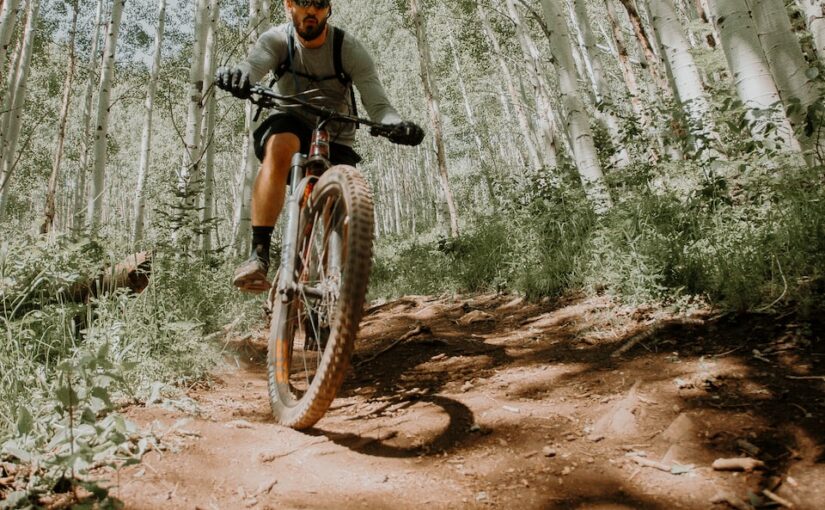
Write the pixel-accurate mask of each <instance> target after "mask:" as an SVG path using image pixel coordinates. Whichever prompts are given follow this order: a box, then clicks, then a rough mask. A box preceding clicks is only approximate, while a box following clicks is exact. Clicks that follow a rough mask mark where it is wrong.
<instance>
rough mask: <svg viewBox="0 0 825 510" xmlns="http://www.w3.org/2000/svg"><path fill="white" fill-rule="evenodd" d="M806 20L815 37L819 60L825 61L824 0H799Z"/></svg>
mask: <svg viewBox="0 0 825 510" xmlns="http://www.w3.org/2000/svg"><path fill="white" fill-rule="evenodd" d="M799 3H800V4H801V6H802V12H804V13H805V22H806V23H807V25H808V30H809V31H810V32H811V35H812V36H813V38H814V47H815V48H816V53H817V55H818V56H819V60H823V61H825V3H823V2H822V0H799Z"/></svg>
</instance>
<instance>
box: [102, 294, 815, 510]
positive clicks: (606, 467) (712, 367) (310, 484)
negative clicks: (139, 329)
mask: <svg viewBox="0 0 825 510" xmlns="http://www.w3.org/2000/svg"><path fill="white" fill-rule="evenodd" d="M417 327H421V329H420V330H419V331H420V333H418V334H416V335H412V336H410V335H408V336H409V338H408V339H407V340H405V341H403V342H400V343H398V344H396V345H395V346H394V347H392V348H391V349H389V350H386V351H384V352H382V351H383V350H384V349H386V348H387V347H388V346H390V345H392V344H393V342H394V341H395V340H397V339H399V338H400V337H402V336H404V335H405V334H408V333H410V332H411V331H415V330H416V328H417ZM264 336H265V334H264V333H263V332H259V334H258V335H255V336H253V337H252V338H248V337H247V338H246V339H243V340H239V339H236V340H235V341H234V342H232V343H231V344H230V345H231V351H229V352H230V359H232V360H233V361H232V368H230V369H226V370H224V371H223V372H221V373H219V374H216V375H215V378H214V381H213V383H211V384H210V385H209V387H204V388H198V389H195V390H192V391H191V392H190V393H189V398H183V399H181V398H178V399H173V400H167V401H164V402H163V403H162V404H155V405H151V406H146V407H141V408H134V409H132V410H130V412H129V413H128V414H129V416H130V417H131V418H132V419H133V420H135V421H137V422H138V423H139V424H140V425H143V426H144V427H150V428H151V429H152V430H153V431H154V432H155V435H156V436H157V437H159V438H160V448H158V449H157V450H155V451H152V452H150V453H149V454H147V455H146V456H145V458H144V462H143V463H142V464H141V465H138V466H134V467H130V468H128V469H124V470H121V471H120V473H119V474H118V475H117V476H116V477H115V476H113V477H112V478H111V482H112V483H113V484H115V488H114V489H113V495H114V496H116V497H117V498H119V499H120V500H122V501H123V502H124V503H125V505H126V507H127V508H146V509H150V508H151V509H155V508H201V509H215V508H220V509H223V508H244V507H246V508H262V509H263V508H273V509H274V508H344V509H348V508H392V509H396V508H420V507H421V505H426V506H427V507H429V508H520V509H534V508H559V509H562V508H565V509H566V508H588V509H630V508H634V509H635V508H642V509H671V508H685V509H708V508H720V509H721V508H743V509H746V508H752V507H761V506H765V507H770V506H773V507H776V506H778V505H779V503H777V501H779V500H784V504H790V505H792V506H793V507H794V508H804V509H818V508H825V448H823V446H824V445H825V420H824V419H823V418H825V378H823V377H821V376H825V360H823V357H825V352H824V351H825V340H824V339H823V334H822V330H821V328H820V326H818V325H816V324H814V325H811V324H807V323H806V324H801V323H794V322H792V320H791V319H790V318H779V319H777V318H776V317H768V316H760V315H748V316H738V315H725V316H721V317H720V316H716V317H714V316H711V315H710V313H708V312H701V311H699V312H695V313H693V314H691V315H689V316H686V315H682V316H679V317H676V316H673V315H668V314H666V313H665V312H663V311H661V310H657V309H653V308H651V309H632V308H627V307H620V306H616V305H614V304H613V303H612V302H610V300H608V299H607V298H592V299H571V300H568V301H565V302H557V303H544V304H530V303H527V302H524V301H522V300H521V299H519V298H514V297H513V296H496V295H484V296H474V297H465V298H462V297H454V298H441V299H435V298H428V297H423V296H410V297H405V298H403V299H399V300H397V301H392V302H388V303H384V304H381V305H376V306H373V307H372V308H371V309H370V310H369V311H368V315H367V316H366V318H365V320H364V322H363V325H362V333H361V336H360V340H359V346H358V348H357V351H356V357H355V359H354V360H353V367H354V368H353V369H352V371H351V373H350V375H349V377H348V378H347V381H346V382H345V385H344V388H343V389H342V390H341V392H340V393H339V398H338V399H337V400H336V401H335V402H334V403H333V407H332V409H331V410H330V411H329V412H328V413H327V415H326V416H325V417H324V419H322V420H321V421H320V422H319V423H318V424H317V426H316V428H314V429H312V430H309V431H304V432H298V431H294V430H291V429H285V428H282V427H279V426H277V425H275V424H274V423H273V422H272V419H271V417H270V411H269V404H268V402H267V398H266V382H265V379H264V368H263V359H264V356H265V350H266V343H265V338H264ZM629 342H633V347H631V348H628V349H626V352H624V353H623V354H622V355H621V356H611V355H612V354H615V353H616V351H617V350H618V349H620V348H622V347H623V346H627V345H628V343H629ZM232 353H237V354H232ZM814 376H820V377H818V378H815V377H814ZM737 457H750V458H753V459H755V460H758V461H761V462H764V467H761V468H757V469H755V470H754V471H751V472H738V471H716V470H714V469H713V468H712V467H711V465H712V464H713V462H714V461H715V460H716V459H720V458H737ZM664 470H667V471H664ZM766 489H767V491H768V492H767V493H766V492H765V490H766ZM771 497H773V498H774V499H773V500H772V499H771ZM713 501H719V502H718V503H713Z"/></svg>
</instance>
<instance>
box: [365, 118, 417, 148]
mask: <svg viewBox="0 0 825 510" xmlns="http://www.w3.org/2000/svg"><path fill="white" fill-rule="evenodd" d="M373 134H375V133H373ZM387 139H389V141H391V142H392V143H397V144H400V145H413V146H415V145H418V144H420V143H421V141H422V140H424V130H423V129H421V127H420V126H419V125H418V124H416V123H414V122H410V121H406V120H405V121H404V122H400V123H398V124H395V125H394V126H392V131H391V132H390V133H389V134H388V135H387Z"/></svg>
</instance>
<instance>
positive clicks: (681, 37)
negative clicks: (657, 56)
mask: <svg viewBox="0 0 825 510" xmlns="http://www.w3.org/2000/svg"><path fill="white" fill-rule="evenodd" d="M650 10H651V15H652V19H651V21H652V24H653V28H654V30H655V31H656V35H657V36H658V38H659V44H660V45H661V47H662V54H663V55H664V57H665V59H666V61H667V63H668V68H669V69H670V71H671V74H672V78H673V88H674V90H675V91H676V95H677V97H678V98H679V102H680V103H681V105H682V109H683V110H684V112H685V116H686V117H687V121H688V124H689V126H688V129H689V131H690V133H691V135H692V137H693V146H694V147H695V149H696V151H697V153H698V155H699V157H701V158H702V159H706V158H709V157H712V156H718V154H716V153H715V152H714V149H713V148H712V145H711V144H712V142H713V141H715V140H717V139H718V136H717V134H716V130H715V128H714V125H713V119H712V117H711V109H710V103H709V102H708V99H707V96H705V90H704V86H703V84H702V78H701V77H700V75H699V68H698V67H697V66H696V62H695V61H694V60H693V56H692V55H691V53H690V45H689V44H688V41H687V38H686V37H685V34H684V32H683V30H682V27H681V24H680V22H679V18H678V16H677V14H676V10H675V8H674V6H673V0H656V1H655V2H652V3H651V4H650Z"/></svg>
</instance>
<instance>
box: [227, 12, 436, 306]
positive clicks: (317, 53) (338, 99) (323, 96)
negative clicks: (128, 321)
mask: <svg viewBox="0 0 825 510" xmlns="http://www.w3.org/2000/svg"><path fill="white" fill-rule="evenodd" d="M284 7H285V8H286V13H287V17H288V19H291V20H292V22H291V23H285V24H282V25H279V26H276V27H273V28H271V29H269V30H267V31H266V32H265V33H264V34H263V35H261V37H260V38H259V39H258V41H257V42H256V43H255V45H254V46H253V47H252V49H251V50H250V51H249V54H248V55H247V58H246V61H245V62H242V63H241V64H239V65H238V66H237V67H234V68H228V67H225V68H221V69H219V70H218V72H217V76H216V82H217V85H218V87H220V88H222V89H224V90H226V91H228V92H230V93H232V94H233V95H234V96H236V97H239V98H241V99H246V98H248V97H249V95H250V89H251V87H252V84H253V83H256V82H258V81H260V80H261V78H263V77H264V76H265V75H266V73H267V72H269V71H272V72H273V74H274V75H275V78H276V79H277V88H278V91H279V92H280V93H281V94H283V95H294V94H301V93H304V92H307V91H311V93H310V94H308V96H309V97H308V98H312V99H313V103H317V104H319V105H322V106H326V107H329V108H332V109H335V110H337V111H339V112H342V113H347V112H353V111H354V109H355V101H354V100H355V96H354V94H353V92H352V86H353V85H355V87H356V88H358V92H359V93H360V95H361V101H362V103H363V104H364V107H365V108H366V110H367V113H368V114H369V117H370V119H372V120H374V121H376V122H380V123H383V124H394V125H395V126H396V130H395V132H394V133H393V135H392V136H390V137H389V138H390V140H391V141H393V142H396V143H406V144H408V145H417V144H418V143H420V142H421V140H423V138H424V131H423V130H422V129H421V128H420V127H419V126H417V125H416V124H414V123H412V122H406V121H402V120H401V117H400V116H399V115H398V112H396V110H395V109H394V108H393V107H392V105H391V104H390V102H389V100H388V99H387V96H386V93H385V92H384V88H383V86H382V85H381V82H380V81H379V79H378V75H377V73H376V70H375V65H374V64H373V61H372V58H371V57H370V55H369V54H368V53H367V51H366V49H365V48H364V46H363V45H362V44H361V43H360V42H359V41H358V40H357V39H355V38H354V37H353V36H352V35H350V34H349V33H345V32H344V31H343V30H341V29H340V28H336V27H333V26H331V25H329V24H328V23H327V20H328V19H329V17H330V16H331V15H332V5H330V0H284ZM315 120H316V119H315V118H314V116H312V115H310V114H307V113H305V112H301V111H300V110H296V111H295V112H293V113H276V114H274V115H272V116H270V117H269V118H268V119H266V120H265V121H264V122H263V123H262V124H261V125H260V127H259V128H258V129H257V130H256V131H255V133H254V147H255V154H256V155H257V156H258V159H260V160H261V167H260V170H259V171H258V175H257V177H256V179H255V184H254V186H253V188H252V204H251V210H252V253H251V254H250V257H249V259H248V260H247V261H246V262H244V263H243V264H241V266H240V267H238V268H237V270H236V271H235V276H234V279H233V284H234V285H235V286H236V287H239V288H240V289H241V290H244V291H247V292H263V291H266V290H268V289H269V286H270V284H269V281H268V279H267V272H268V270H269V249H270V242H271V237H272V232H273V230H274V225H275V222H276V221H277V219H278V216H279V214H280V213H281V209H282V208H283V204H284V189H285V186H286V180H287V175H288V173H289V166H290V161H291V158H292V155H293V154H294V153H296V152H298V151H300V152H302V153H304V154H306V153H307V152H308V150H309V145H310V141H311V136H312V129H313V127H314V126H315ZM328 130H329V134H330V142H331V143H330V149H331V150H330V152H331V155H332V156H331V162H332V163H333V164H345V165H352V166H354V165H355V164H357V163H358V162H359V161H360V160H361V157H360V156H359V155H358V154H357V153H356V152H355V151H354V150H353V149H352V144H353V142H354V141H355V126H353V125H352V124H346V123H336V122H332V123H330V125H329V126H328Z"/></svg>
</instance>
